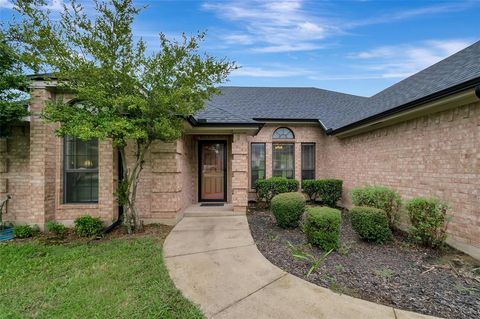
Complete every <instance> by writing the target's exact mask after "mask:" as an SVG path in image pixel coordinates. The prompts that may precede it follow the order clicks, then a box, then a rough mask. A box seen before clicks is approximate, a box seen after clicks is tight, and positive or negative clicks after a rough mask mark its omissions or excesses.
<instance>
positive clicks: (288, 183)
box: [255, 177, 299, 207]
mask: <svg viewBox="0 0 480 319" xmlns="http://www.w3.org/2000/svg"><path fill="white" fill-rule="evenodd" d="M298 186H299V183H298V181H297V180H295V179H288V178H285V177H270V178H269V179H259V180H257V182H256V184H255V191H256V193H257V200H258V201H264V202H265V203H266V205H267V207H269V206H270V203H271V201H272V198H273V197H275V196H276V195H278V194H283V193H289V192H296V191H298Z"/></svg>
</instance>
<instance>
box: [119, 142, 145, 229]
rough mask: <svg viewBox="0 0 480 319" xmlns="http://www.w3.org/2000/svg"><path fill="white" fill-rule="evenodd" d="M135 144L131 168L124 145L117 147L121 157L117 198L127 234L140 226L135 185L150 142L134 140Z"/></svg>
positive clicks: (136, 185)
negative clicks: (121, 207) (120, 173)
mask: <svg viewBox="0 0 480 319" xmlns="http://www.w3.org/2000/svg"><path fill="white" fill-rule="evenodd" d="M135 144H136V151H135V163H134V165H133V167H132V168H129V164H128V163H127V156H126V153H125V146H121V147H119V148H118V149H119V153H120V157H121V159H122V169H123V179H122V181H120V182H119V186H118V190H117V198H118V202H119V205H123V207H124V210H123V214H124V216H123V217H124V219H123V222H124V224H125V225H126V226H127V231H128V233H129V234H131V233H133V232H135V231H139V230H141V228H142V224H141V222H140V219H139V218H138V211H137V208H136V198H137V187H138V181H139V179H140V173H141V172H142V170H143V164H144V163H145V155H146V153H147V151H148V148H149V147H150V144H151V142H150V141H146V142H142V141H135Z"/></svg>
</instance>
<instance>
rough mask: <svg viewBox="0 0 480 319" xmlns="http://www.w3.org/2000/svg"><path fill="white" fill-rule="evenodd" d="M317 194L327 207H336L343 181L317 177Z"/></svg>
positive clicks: (340, 196) (340, 195)
mask: <svg viewBox="0 0 480 319" xmlns="http://www.w3.org/2000/svg"><path fill="white" fill-rule="evenodd" d="M317 183H318V193H317V196H318V197H319V198H320V199H321V200H322V202H323V203H324V204H325V205H327V206H328V207H337V202H338V201H339V200H340V198H342V186H343V181H342V180H340V179H333V178H329V179H319V180H317Z"/></svg>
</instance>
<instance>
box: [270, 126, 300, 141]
mask: <svg viewBox="0 0 480 319" xmlns="http://www.w3.org/2000/svg"><path fill="white" fill-rule="evenodd" d="M294 138H295V135H293V132H292V130H290V129H289V128H286V127H280V128H277V129H276V130H275V132H273V139H276V140H291V139H294Z"/></svg>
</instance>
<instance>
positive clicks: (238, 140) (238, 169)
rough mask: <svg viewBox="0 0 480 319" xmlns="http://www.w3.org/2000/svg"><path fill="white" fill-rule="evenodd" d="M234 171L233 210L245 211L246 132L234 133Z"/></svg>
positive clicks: (246, 200) (246, 193) (246, 182)
mask: <svg viewBox="0 0 480 319" xmlns="http://www.w3.org/2000/svg"><path fill="white" fill-rule="evenodd" d="M232 173H233V177H232V204H233V210H234V211H235V212H242V213H245V212H246V210H247V205H248V141H247V136H246V135H245V134H234V135H233V142H232Z"/></svg>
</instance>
